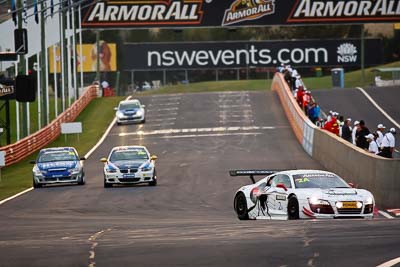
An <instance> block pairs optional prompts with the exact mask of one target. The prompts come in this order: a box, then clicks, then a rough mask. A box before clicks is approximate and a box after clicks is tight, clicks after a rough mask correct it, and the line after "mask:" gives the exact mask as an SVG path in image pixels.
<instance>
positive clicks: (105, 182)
mask: <svg viewBox="0 0 400 267" xmlns="http://www.w3.org/2000/svg"><path fill="white" fill-rule="evenodd" d="M111 186H112V184H109V183H107V181H106V179H105V178H104V188H108V187H111Z"/></svg>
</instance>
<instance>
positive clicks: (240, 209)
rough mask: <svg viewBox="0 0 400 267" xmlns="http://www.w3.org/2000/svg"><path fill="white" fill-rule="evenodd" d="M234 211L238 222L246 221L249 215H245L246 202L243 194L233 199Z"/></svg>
mask: <svg viewBox="0 0 400 267" xmlns="http://www.w3.org/2000/svg"><path fill="white" fill-rule="evenodd" d="M234 204H235V211H236V213H237V215H238V218H239V220H248V219H249V214H248V213H247V201H246V197H245V196H244V195H243V193H239V194H238V195H237V196H236V197H235V203H234Z"/></svg>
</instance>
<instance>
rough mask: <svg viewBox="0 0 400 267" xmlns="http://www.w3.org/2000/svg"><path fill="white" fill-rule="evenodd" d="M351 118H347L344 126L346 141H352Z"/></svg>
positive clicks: (343, 136)
mask: <svg viewBox="0 0 400 267" xmlns="http://www.w3.org/2000/svg"><path fill="white" fill-rule="evenodd" d="M350 124H351V119H350V118H347V119H346V120H345V121H344V124H343V126H342V128H341V129H342V131H341V132H342V138H343V139H344V140H346V141H349V142H350V143H351V142H352V131H351V126H350Z"/></svg>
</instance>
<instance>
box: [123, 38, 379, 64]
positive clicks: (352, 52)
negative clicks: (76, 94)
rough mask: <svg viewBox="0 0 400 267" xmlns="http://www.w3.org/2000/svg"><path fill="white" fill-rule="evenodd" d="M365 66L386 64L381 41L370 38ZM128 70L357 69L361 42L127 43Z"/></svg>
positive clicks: (352, 40)
mask: <svg viewBox="0 0 400 267" xmlns="http://www.w3.org/2000/svg"><path fill="white" fill-rule="evenodd" d="M365 50H366V51H374V53H369V54H368V55H367V56H366V57H365V65H367V66H371V65H378V64H381V63H382V58H383V45H382V41H381V40H380V39H366V40H365ZM121 53H122V54H123V55H124V56H123V62H122V65H123V69H124V70H150V69H151V70H156V69H159V70H161V69H214V68H215V69H216V68H243V67H250V68H251V67H276V66H278V65H279V64H281V63H284V64H291V65H293V66H297V67H299V66H310V67H311V66H343V67H346V66H356V65H358V66H359V65H360V64H361V41H360V40H358V39H345V40H302V41H259V42H241V41H237V42H195V43H194V42H193V43H192V42H185V43H127V44H125V45H124V46H123V49H122V51H121Z"/></svg>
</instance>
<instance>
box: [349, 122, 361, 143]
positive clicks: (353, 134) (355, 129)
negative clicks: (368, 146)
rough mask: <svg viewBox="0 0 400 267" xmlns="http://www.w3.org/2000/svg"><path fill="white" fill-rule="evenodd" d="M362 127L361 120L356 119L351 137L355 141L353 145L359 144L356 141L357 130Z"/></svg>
mask: <svg viewBox="0 0 400 267" xmlns="http://www.w3.org/2000/svg"><path fill="white" fill-rule="evenodd" d="M359 129H360V122H359V121H355V122H354V127H353V130H352V131H351V139H352V141H353V145H357V143H356V141H357V137H356V134H357V131H358V130H359Z"/></svg>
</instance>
